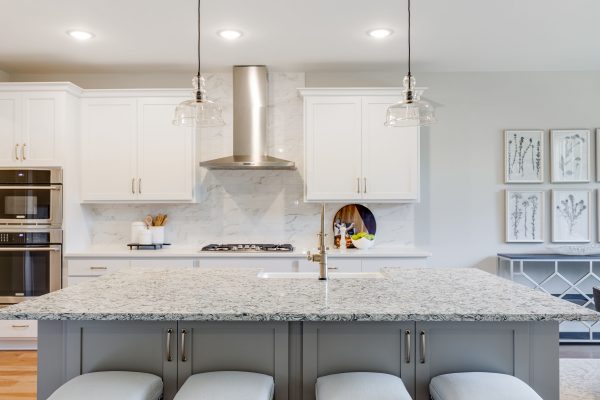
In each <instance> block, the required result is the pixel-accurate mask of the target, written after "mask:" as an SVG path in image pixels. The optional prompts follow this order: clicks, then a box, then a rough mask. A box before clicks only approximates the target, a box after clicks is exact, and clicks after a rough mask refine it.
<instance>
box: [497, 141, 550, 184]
mask: <svg viewBox="0 0 600 400" xmlns="http://www.w3.org/2000/svg"><path fill="white" fill-rule="evenodd" d="M543 181H544V131H543V130H506V131H504V182H505V183H542V182H543Z"/></svg>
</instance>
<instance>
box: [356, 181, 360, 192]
mask: <svg viewBox="0 0 600 400" xmlns="http://www.w3.org/2000/svg"><path fill="white" fill-rule="evenodd" d="M356 193H358V194H360V178H356Z"/></svg>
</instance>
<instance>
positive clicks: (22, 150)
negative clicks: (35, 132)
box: [21, 143, 27, 160]
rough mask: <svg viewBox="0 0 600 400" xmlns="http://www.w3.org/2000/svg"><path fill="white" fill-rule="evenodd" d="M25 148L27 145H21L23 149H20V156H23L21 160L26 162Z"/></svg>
mask: <svg viewBox="0 0 600 400" xmlns="http://www.w3.org/2000/svg"><path fill="white" fill-rule="evenodd" d="M25 146H27V143H23V147H21V154H22V155H23V157H21V158H22V159H23V160H27V157H25Z"/></svg>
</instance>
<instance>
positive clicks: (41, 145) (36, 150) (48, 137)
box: [20, 93, 64, 165]
mask: <svg viewBox="0 0 600 400" xmlns="http://www.w3.org/2000/svg"><path fill="white" fill-rule="evenodd" d="M22 107H23V131H22V137H21V143H20V144H21V160H22V161H23V163H24V164H29V165H51V164H53V163H58V158H59V157H58V149H59V145H60V140H61V136H60V132H61V131H62V130H63V129H64V127H63V126H62V125H63V124H64V113H63V111H64V94H60V93H25V94H23V105H22Z"/></svg>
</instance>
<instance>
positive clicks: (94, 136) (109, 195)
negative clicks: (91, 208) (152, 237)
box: [82, 98, 138, 201]
mask: <svg viewBox="0 0 600 400" xmlns="http://www.w3.org/2000/svg"><path fill="white" fill-rule="evenodd" d="M82 119H83V146H82V149H83V154H82V163H83V165H82V167H83V172H82V189H83V193H82V198H83V201H103V200H113V201H114V200H116V201H120V200H135V198H136V194H137V185H138V176H137V173H136V172H137V171H136V154H135V153H136V136H137V134H136V100H135V99H130V98H114V99H113V98H102V99H84V100H83V104H82Z"/></svg>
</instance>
